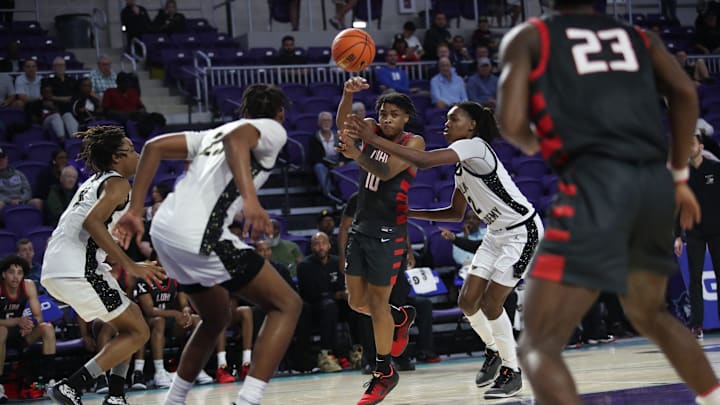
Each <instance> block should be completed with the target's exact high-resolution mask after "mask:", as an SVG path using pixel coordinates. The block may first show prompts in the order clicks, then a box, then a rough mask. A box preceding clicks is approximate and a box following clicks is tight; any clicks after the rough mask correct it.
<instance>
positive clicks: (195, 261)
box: [151, 235, 265, 290]
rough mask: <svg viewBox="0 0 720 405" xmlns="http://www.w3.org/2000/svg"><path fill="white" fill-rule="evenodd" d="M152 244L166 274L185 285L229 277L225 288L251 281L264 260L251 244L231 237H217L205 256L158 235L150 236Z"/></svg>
mask: <svg viewBox="0 0 720 405" xmlns="http://www.w3.org/2000/svg"><path fill="white" fill-rule="evenodd" d="M151 236H152V235H151ZM152 244H153V248H154V249H155V251H156V252H157V255H158V260H159V262H160V265H161V266H162V267H163V269H165V272H166V273H167V275H168V277H171V278H174V279H176V280H177V281H178V283H180V285H181V286H185V287H187V286H192V285H199V286H202V287H212V286H215V285H218V284H223V283H225V282H228V281H230V280H233V281H232V283H231V284H232V287H233V288H228V289H232V290H234V289H236V288H238V287H242V286H244V285H246V284H247V283H249V282H250V281H252V279H253V278H255V276H256V275H257V273H259V272H260V269H261V268H262V265H263V264H264V262H265V260H264V259H262V258H261V257H260V256H259V255H258V254H257V253H255V251H254V250H253V249H252V248H247V247H243V246H247V245H243V246H239V245H237V244H235V241H231V240H220V241H219V242H218V243H217V247H216V248H215V250H214V251H213V252H212V253H211V254H210V255H209V256H205V255H201V254H199V253H193V252H188V251H187V250H183V249H180V248H177V247H175V246H172V245H170V244H169V243H167V242H165V241H164V240H163V239H161V238H158V237H153V238H152ZM216 252H221V254H220V255H218V254H217V253H216Z"/></svg>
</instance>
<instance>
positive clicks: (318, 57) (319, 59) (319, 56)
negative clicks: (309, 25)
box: [305, 46, 331, 63]
mask: <svg viewBox="0 0 720 405" xmlns="http://www.w3.org/2000/svg"><path fill="white" fill-rule="evenodd" d="M330 54H331V51H330V47H327V46H310V47H308V49H307V52H306V53H305V58H306V59H307V61H308V63H329V62H330V56H331V55H330Z"/></svg>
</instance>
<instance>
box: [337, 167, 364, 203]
mask: <svg viewBox="0 0 720 405" xmlns="http://www.w3.org/2000/svg"><path fill="white" fill-rule="evenodd" d="M330 176H331V177H332V179H333V180H334V182H335V187H336V190H338V191H339V192H340V195H339V197H340V199H342V200H343V201H347V199H348V198H350V196H351V195H352V194H353V193H354V192H356V191H357V190H358V181H359V179H360V170H359V168H358V166H357V165H343V166H338V167H336V168H334V169H332V170H331V171H330Z"/></svg>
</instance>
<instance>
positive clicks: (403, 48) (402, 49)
mask: <svg viewBox="0 0 720 405" xmlns="http://www.w3.org/2000/svg"><path fill="white" fill-rule="evenodd" d="M392 49H394V50H395V51H396V52H397V55H398V56H397V60H398V62H419V61H420V58H419V57H418V56H417V54H416V53H415V51H414V50H413V49H411V48H409V47H408V46H407V41H405V38H403V36H402V34H398V36H397V37H396V38H395V41H393V45H392ZM385 60H387V54H385Z"/></svg>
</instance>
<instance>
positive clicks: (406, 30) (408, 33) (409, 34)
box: [396, 21, 425, 58]
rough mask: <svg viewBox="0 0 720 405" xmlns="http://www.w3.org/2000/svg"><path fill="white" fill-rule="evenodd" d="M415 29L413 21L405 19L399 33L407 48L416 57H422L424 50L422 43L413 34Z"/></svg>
mask: <svg viewBox="0 0 720 405" xmlns="http://www.w3.org/2000/svg"><path fill="white" fill-rule="evenodd" d="M415 30H416V27H415V23H414V22H412V21H407V22H406V23H405V24H403V31H402V33H400V34H399V35H401V36H402V37H403V39H404V40H405V42H406V43H407V47H408V49H410V50H411V51H413V52H414V53H415V55H416V56H417V57H418V58H422V56H423V54H424V53H425V51H423V47H422V43H421V42H420V40H419V39H418V37H417V36H415ZM396 38H397V36H396Z"/></svg>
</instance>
